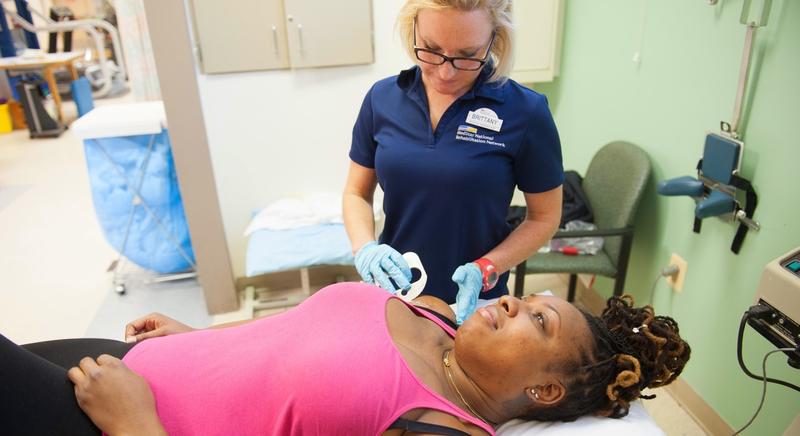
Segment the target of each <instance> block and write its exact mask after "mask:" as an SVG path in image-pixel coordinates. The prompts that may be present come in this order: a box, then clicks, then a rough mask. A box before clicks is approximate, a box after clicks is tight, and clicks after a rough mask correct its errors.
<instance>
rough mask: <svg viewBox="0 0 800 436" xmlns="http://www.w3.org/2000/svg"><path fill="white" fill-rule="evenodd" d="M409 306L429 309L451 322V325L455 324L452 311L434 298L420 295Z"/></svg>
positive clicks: (438, 299) (440, 300) (441, 301)
mask: <svg viewBox="0 0 800 436" xmlns="http://www.w3.org/2000/svg"><path fill="white" fill-rule="evenodd" d="M411 304H413V305H415V306H420V307H425V308H428V309H431V310H433V311H435V312H438V313H439V314H441V315H444V316H445V317H446V318H447V319H449V320H450V321H453V323H455V322H456V314H455V312H453V309H452V308H451V307H450V306H449V305H448V304H447V303H445V302H444V300H442V299H440V298H436V297H433V296H431V295H421V296H419V297H417V298H415V299H414V300H413V301H412V302H411Z"/></svg>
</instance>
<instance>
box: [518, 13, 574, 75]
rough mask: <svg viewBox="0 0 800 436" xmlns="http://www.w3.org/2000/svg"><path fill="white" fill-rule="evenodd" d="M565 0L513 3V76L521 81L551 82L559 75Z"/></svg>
mask: <svg viewBox="0 0 800 436" xmlns="http://www.w3.org/2000/svg"><path fill="white" fill-rule="evenodd" d="M565 1H566V0H525V1H516V2H514V22H515V24H516V28H515V31H516V42H515V52H514V56H515V62H514V70H513V71H512V72H511V78H512V79H514V80H516V81H518V82H521V83H536V82H550V81H552V80H553V78H554V77H555V76H557V75H558V69H559V64H560V62H561V34H562V31H563V28H564V2H565Z"/></svg>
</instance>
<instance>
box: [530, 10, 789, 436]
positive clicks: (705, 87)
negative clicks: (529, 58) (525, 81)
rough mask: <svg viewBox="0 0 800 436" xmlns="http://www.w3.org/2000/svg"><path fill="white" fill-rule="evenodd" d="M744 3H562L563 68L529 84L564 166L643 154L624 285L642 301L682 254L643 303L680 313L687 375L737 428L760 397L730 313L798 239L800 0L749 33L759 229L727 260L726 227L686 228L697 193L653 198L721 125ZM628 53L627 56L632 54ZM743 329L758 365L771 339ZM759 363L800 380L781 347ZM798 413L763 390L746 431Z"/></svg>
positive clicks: (775, 429) (749, 162)
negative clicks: (542, 97)
mask: <svg viewBox="0 0 800 436" xmlns="http://www.w3.org/2000/svg"><path fill="white" fill-rule="evenodd" d="M742 3H743V0H720V1H719V3H718V4H717V5H715V6H710V5H708V2H707V1H706V0H639V1H634V0H603V1H598V0H569V1H567V3H566V17H565V30H564V44H563V51H562V63H561V75H560V76H559V77H558V78H557V79H556V80H555V81H554V82H552V83H548V84H543V85H536V86H535V88H536V89H537V90H539V91H540V92H543V93H545V94H547V95H548V97H549V98H550V103H551V106H552V109H553V113H554V115H555V119H556V123H557V124H558V127H559V131H560V133H561V139H562V145H563V150H564V164H565V167H566V168H568V169H578V170H579V171H581V172H583V171H585V169H586V166H587V164H588V162H589V160H590V159H591V156H592V154H593V153H594V152H595V151H596V150H597V149H598V148H599V147H600V146H601V145H602V144H605V143H606V142H608V141H612V140H616V139H623V140H627V141H630V142H633V143H635V144H638V145H640V146H641V147H643V148H644V149H645V150H646V151H647V152H648V153H649V154H650V157H651V159H652V163H653V176H652V178H651V180H650V183H649V184H648V188H647V191H646V194H645V198H644V200H643V202H642V205H641V208H640V210H639V214H638V216H637V220H636V221H637V222H636V225H637V233H636V240H635V242H634V251H633V255H632V260H631V269H630V272H629V274H628V282H627V285H626V288H627V291H628V292H629V293H632V294H633V295H634V296H636V297H637V299H638V301H640V302H642V303H646V302H648V301H649V298H650V289H651V286H652V283H653V281H654V279H655V277H656V275H657V271H658V270H659V268H661V267H663V266H665V265H666V264H667V263H668V261H669V258H670V254H671V253H673V252H675V253H678V254H680V255H681V256H682V257H683V258H684V259H686V260H687V262H688V269H687V275H686V282H685V286H684V291H683V293H682V294H675V293H673V291H672V290H671V289H670V288H668V287H667V286H666V285H665V284H664V282H663V281H662V282H660V283H659V285H658V287H657V288H656V294H655V298H654V305H655V307H656V310H657V312H661V313H664V314H667V315H670V316H672V317H674V318H675V319H677V320H678V322H679V323H680V326H681V333H682V334H683V336H684V337H685V338H686V339H687V340H688V341H689V343H690V344H691V346H692V359H691V361H690V363H689V365H688V367H687V368H686V371H685V372H684V378H685V380H686V381H687V382H688V383H689V384H690V385H691V386H692V387H693V388H694V389H695V390H696V391H697V392H698V393H699V394H700V395H701V396H702V397H703V398H704V399H705V401H706V402H708V403H709V404H710V405H711V406H712V407H713V408H714V409H715V410H716V411H717V412H718V413H719V414H720V415H721V416H722V418H723V419H725V420H726V421H727V422H728V424H730V425H731V427H733V428H734V429H737V428H739V427H740V426H742V425H743V424H744V423H745V422H746V421H747V420H748V419H749V417H750V416H751V415H752V413H753V412H754V411H755V408H756V406H757V405H758V399H759V395H760V393H761V387H760V384H759V383H758V382H756V381H755V380H752V379H749V378H747V377H746V376H745V375H744V373H742V371H741V370H740V369H739V367H738V365H737V363H736V332H737V328H738V325H739V319H740V317H741V315H742V312H743V311H744V310H745V309H746V308H747V307H748V306H749V305H750V304H751V303H752V300H753V297H754V292H755V290H756V287H757V285H758V281H759V277H760V275H761V271H762V268H763V266H764V265H765V264H766V263H767V262H769V261H770V260H772V259H773V258H776V257H778V256H780V255H782V254H783V253H785V252H787V251H789V250H791V249H792V248H794V247H797V246H800V219H798V217H800V196H798V189H799V188H800V177H799V175H800V139H798V138H799V136H798V135H799V134H800V130H797V128H798V125H800V1H797V0H775V1H774V2H773V4H772V11H771V14H770V17H769V23H768V25H767V26H766V27H763V28H760V29H759V31H758V32H757V34H756V50H755V57H754V60H753V67H752V70H751V71H752V73H751V81H750V86H749V89H748V93H747V100H746V108H747V110H746V112H745V117H744V119H743V124H742V127H743V139H744V141H745V152H744V161H743V167H742V175H743V176H744V177H746V178H749V179H750V180H751V181H752V182H753V184H754V186H755V188H756V190H757V192H758V194H759V205H758V210H757V211H756V214H755V217H756V219H757V220H759V221H760V222H761V225H762V229H761V231H760V232H752V231H751V232H748V235H747V237H746V239H745V242H744V245H743V247H742V250H741V252H740V253H739V255H734V254H733V253H732V252H731V251H730V244H731V240H732V238H733V235H734V233H735V231H736V224H734V223H731V222H726V221H722V220H720V219H717V218H711V219H706V220H704V223H703V229H702V232H701V233H700V234H695V233H693V232H692V218H693V209H694V202H693V201H692V200H691V199H689V198H688V197H678V198H674V197H673V198H665V197H660V196H658V195H657V194H656V184H657V182H658V181H659V180H663V179H665V178H671V177H677V176H682V175H694V174H695V171H694V168H695V165H696V163H697V160H698V159H699V158H700V155H701V154H702V147H703V139H704V135H705V133H706V132H708V131H717V130H718V129H719V123H720V121H722V120H724V121H731V117H732V113H733V104H734V99H735V95H736V87H737V83H738V77H739V66H740V62H741V58H742V51H743V47H744V36H745V29H746V28H745V26H744V25H741V24H740V23H739V15H740V13H741V10H742ZM754 3H758V1H754ZM637 50H640V61H641V62H640V63H639V64H638V65H637V64H636V63H634V62H633V61H632V59H633V55H634V53H636V52H637ZM598 288H599V289H600V290H601V291H602V292H604V293H605V294H606V295H610V293H611V281H610V280H605V279H602V280H601V279H599V280H598ZM798 304H800V301H798ZM748 331H749V333H748V334H747V335H746V338H745V344H746V345H745V353H746V355H745V357H746V359H745V360H746V362H747V363H748V366H749V367H750V368H751V370H755V369H756V368H759V369H758V372H760V365H761V357H762V356H763V355H764V353H765V352H766V351H768V350H769V349H771V346H770V344H769V343H768V342H767V341H766V340H765V339H763V338H761V337H760V336H758V335H757V334H753V333H750V330H749V329H748ZM767 371H768V375H770V376H772V377H777V378H782V379H785V380H789V381H791V382H793V383H795V384H800V371H798V370H794V369H791V368H789V367H788V366H787V365H786V359H785V358H784V357H783V356H782V355H781V356H773V357H771V358H770V363H768V365H767ZM798 413H800V393H797V392H794V391H791V390H789V389H787V388H784V387H781V386H776V385H770V386H769V387H768V390H767V399H766V402H765V405H764V409H763V410H762V412H761V414H760V415H759V417H758V419H757V420H756V422H755V423H754V424H753V425H752V426H751V427H750V428H749V429H748V431H747V432H746V433H747V434H758V435H762V434H763V435H767V434H782V433H783V431H784V429H785V428H786V427H787V426H788V425H789V423H790V422H791V421H792V420H793V419H794V417H795V416H797V415H798Z"/></svg>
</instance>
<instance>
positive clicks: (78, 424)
mask: <svg viewBox="0 0 800 436" xmlns="http://www.w3.org/2000/svg"><path fill="white" fill-rule="evenodd" d="M427 305H428V306H432V307H433V308H434V309H436V310H437V311H440V312H441V313H442V314H443V315H444V316H445V317H449V318H451V319H452V318H453V313H452V312H451V311H450V309H449V307H448V306H447V305H446V304H445V303H444V302H441V301H439V300H431V299H430V297H428V304H427ZM126 335H128V336H130V338H131V339H135V340H136V341H135V343H131V344H125V343H122V342H118V341H107V340H90V339H83V340H80V339H79V340H71V341H51V342H47V343H39V344H30V345H26V346H23V347H19V346H16V345H14V344H13V343H11V342H10V341H8V340H7V339H5V338H3V337H1V336H0V353H2V356H3V359H2V363H0V369H2V374H4V376H5V377H4V378H5V379H6V381H9V382H10V383H7V384H6V385H5V386H3V391H2V392H3V394H2V398H0V418H2V419H0V421H2V422H3V423H4V427H6V423H10V428H8V427H6V430H9V431H10V434H17V433H25V434H39V433H41V434H62V433H63V434H97V433H99V432H100V430H102V431H104V432H106V433H107V434H110V435H116V434H171V435H183V434H215V435H222V434H238V435H245V434H275V435H279V434H280V435H288V434H326V435H333V434H358V435H360V434H364V435H367V434H384V435H393V434H398V435H399V434H403V433H404V432H409V433H412V434H453V435H455V434H460V435H463V434H471V435H485V434H494V428H495V427H496V426H498V425H499V424H501V423H503V422H505V421H508V420H510V419H512V418H519V417H522V418H525V419H535V420H563V421H569V420H574V419H576V418H577V417H579V416H582V415H589V414H593V415H602V416H608V417H610V418H619V417H622V416H625V415H626V413H627V411H628V407H629V403H630V402H631V401H633V400H635V399H637V398H640V397H644V396H643V395H642V390H643V389H644V388H654V387H658V386H663V385H666V384H668V383H670V382H672V381H673V380H675V378H676V377H677V376H678V375H679V374H680V373H681V371H682V370H683V367H684V365H685V364H686V362H687V360H688V359H689V355H690V348H689V345H688V344H687V343H686V342H685V341H684V340H682V339H681V337H680V336H679V334H678V325H677V324H676V323H675V322H674V321H673V320H672V319H671V318H668V317H661V316H654V314H653V310H652V308H651V307H649V306H645V307H643V308H634V307H632V299H631V298H630V297H622V298H616V297H612V298H611V299H609V300H608V303H607V307H606V309H605V310H604V311H603V314H602V316H601V317H594V316H592V315H589V314H587V313H584V312H582V311H580V310H578V309H577V308H575V307H574V306H572V305H571V304H569V303H567V302H565V301H563V300H561V299H559V298H556V297H549V296H530V297H527V298H525V299H522V300H520V299H517V298H513V297H510V296H504V297H502V298H500V299H499V300H498V302H497V303H496V304H494V305H490V306H487V307H484V308H481V309H479V310H478V311H477V312H476V313H475V314H474V315H473V316H472V317H470V318H469V319H468V320H467V321H466V322H465V323H464V324H463V325H462V326H461V327H460V328H459V329H458V330H457V331H454V330H453V329H452V328H450V327H449V326H447V325H446V323H445V322H443V321H442V320H441V319H440V318H439V317H437V316H434V315H432V314H431V313H430V311H429V310H428V309H420V308H417V307H414V306H412V305H409V304H407V303H405V302H403V301H402V300H400V299H398V298H394V297H392V296H391V295H389V294H388V293H386V292H385V291H383V290H381V289H380V288H377V287H373V286H371V285H366V284H359V283H340V284H336V285H331V286H328V287H326V288H324V289H322V290H320V291H319V292H317V293H316V294H314V295H313V296H312V297H310V298H309V299H307V300H306V301H305V302H304V303H302V304H301V305H300V306H298V307H297V308H295V309H292V310H290V311H287V312H285V313H283V314H280V315H276V316H272V317H268V318H261V319H257V320H253V321H251V322H247V323H242V324H239V325H235V326H230V327H227V328H212V329H206V330H195V329H192V328H190V327H188V326H185V325H183V324H180V323H178V322H177V321H174V320H171V319H169V318H167V317H164V316H163V315H158V314H153V315H149V316H147V317H144V318H142V319H139V320H137V321H134V322H133V323H131V324H129V325H128V327H127V331H126ZM92 341H94V342H92ZM102 353H108V354H102ZM101 354H102V355H101ZM109 354H112V355H115V356H117V357H112V355H109ZM85 355H90V356H92V357H96V360H95V359H94V358H91V357H86V358H83V359H81V358H79V357H76V356H85ZM97 356H99V357H97ZM118 358H121V359H122V360H119V359H118ZM78 361H80V363H79V364H78ZM51 362H52V363H51ZM74 365H77V367H72V366H74ZM70 367H71V369H69V368H70ZM67 379H69V381H71V382H72V383H69V381H67ZM73 383H74V386H73ZM76 399H77V401H76Z"/></svg>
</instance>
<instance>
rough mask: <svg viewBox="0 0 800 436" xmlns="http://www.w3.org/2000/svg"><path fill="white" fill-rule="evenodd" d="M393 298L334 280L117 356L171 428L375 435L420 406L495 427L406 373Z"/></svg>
mask: <svg viewBox="0 0 800 436" xmlns="http://www.w3.org/2000/svg"><path fill="white" fill-rule="evenodd" d="M390 298H394V297H392V296H391V295H389V293H387V292H386V291H384V290H382V289H380V288H376V287H374V286H371V285H365V284H359V283H340V284H336V285H332V286H328V287H326V288H324V289H322V290H320V291H319V292H317V293H316V294H314V295H313V296H312V297H310V298H309V299H308V300H306V301H305V302H303V303H302V304H301V305H300V306H298V307H297V308H295V309H293V310H290V311H287V312H285V313H283V314H280V315H276V316H272V317H267V318H263V319H259V320H256V321H253V322H250V323H248V324H244V325H241V326H237V327H231V328H226V329H212V330H201V331H196V332H192V333H185V334H180V335H173V336H166V337H161V338H154V339H148V340H146V341H143V342H142V343H140V344H138V345H136V346H135V347H133V349H131V350H130V351H129V352H128V354H126V355H125V358H124V359H123V361H124V362H125V364H127V365H128V367H129V368H131V369H132V370H133V371H134V372H136V373H138V374H140V375H141V376H142V377H144V378H145V379H146V380H147V382H148V383H149V384H150V388H151V389H152V390H153V394H154V396H155V399H156V407H157V409H158V415H159V417H160V419H161V422H162V423H163V425H164V428H165V429H166V430H167V432H168V433H169V434H171V435H231V434H236V435H251V434H252V435H256V434H258V435H312V434H325V435H337V434H348V435H369V434H381V433H382V432H383V431H385V430H386V429H387V428H388V427H389V425H391V424H392V423H393V422H394V421H395V420H396V419H397V418H399V417H400V416H402V415H403V414H404V413H406V412H407V411H409V410H411V409H417V408H425V409H435V410H439V411H442V412H444V413H448V414H450V415H454V416H457V417H459V418H461V419H463V420H465V421H467V422H471V423H473V424H475V425H477V426H479V427H481V428H483V429H484V430H486V431H487V432H489V433H490V434H492V435H494V430H493V429H492V427H491V426H489V425H488V424H486V423H484V422H482V421H480V420H479V419H477V418H474V417H473V416H471V415H469V414H467V413H465V412H463V411H462V410H461V409H459V408H458V407H456V406H455V405H454V404H453V403H451V402H450V401H448V400H447V399H445V398H444V397H442V396H441V395H439V394H438V393H436V392H434V391H433V390H431V389H429V388H428V387H427V386H425V385H424V384H423V383H422V382H421V381H420V380H419V379H417V377H416V376H415V375H414V374H413V373H412V372H411V370H410V369H409V367H408V365H406V363H405V361H404V360H403V358H402V356H401V354H400V352H399V351H397V348H396V347H395V345H394V342H393V341H392V338H391V336H390V334H389V329H388V325H387V323H386V303H387V301H388V300H389V299H390ZM401 301H402V300H401ZM409 307H411V309H412V310H413V311H414V312H415V313H416V314H417V315H418V316H424V317H426V318H428V319H430V320H431V321H433V322H435V323H436V324H437V325H439V326H440V327H441V328H442V329H443V330H445V331H446V332H447V333H448V334H449V335H450V336H454V335H455V332H454V331H453V330H452V329H451V328H450V327H448V326H447V325H445V324H444V323H443V322H442V321H440V320H439V319H437V318H436V317H435V316H433V315H430V314H427V313H425V312H423V311H419V310H417V309H416V308H414V307H413V306H409Z"/></svg>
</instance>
